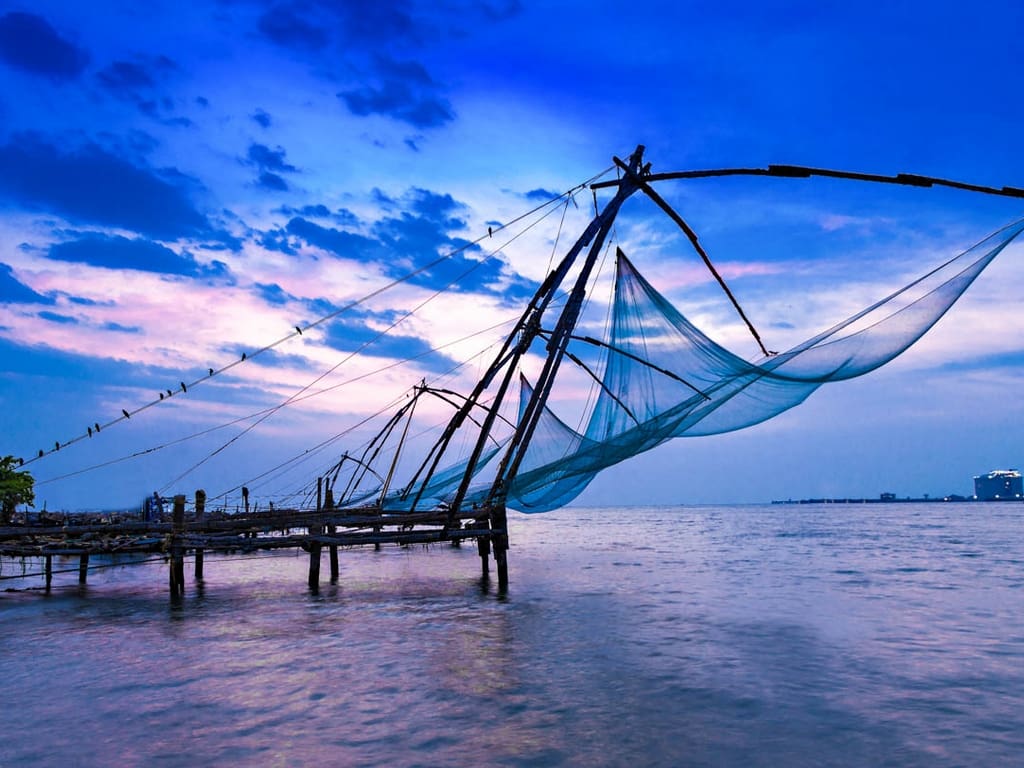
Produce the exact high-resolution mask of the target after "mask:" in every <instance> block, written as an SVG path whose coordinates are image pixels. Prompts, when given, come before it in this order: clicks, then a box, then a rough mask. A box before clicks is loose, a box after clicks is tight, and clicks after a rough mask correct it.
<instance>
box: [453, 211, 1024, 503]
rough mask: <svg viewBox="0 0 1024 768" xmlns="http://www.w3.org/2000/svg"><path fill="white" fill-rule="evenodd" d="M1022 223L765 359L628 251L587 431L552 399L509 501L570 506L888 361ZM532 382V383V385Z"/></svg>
mask: <svg viewBox="0 0 1024 768" xmlns="http://www.w3.org/2000/svg"><path fill="white" fill-rule="evenodd" d="M1022 231H1024V220H1022V221H1018V222H1016V223H1014V224H1011V225H1009V226H1007V227H1005V228H1004V229H1002V230H1000V231H999V232H996V233H995V234H993V235H991V236H989V237H988V238H986V239H985V240H983V241H981V242H980V243H978V244H977V245H975V246H974V247H972V248H970V249H968V250H967V251H964V252H963V253H961V254H960V255H958V256H956V257H954V258H953V259H950V260H949V261H947V262H946V263H944V264H942V265H941V266H939V267H938V268H936V269H934V270H932V271H930V272H928V273H927V274H925V275H923V276H922V277H920V278H918V279H917V280H914V281H913V282H911V283H910V284H909V285H907V286H905V287H903V288H901V289H899V290H897V291H895V292H894V293H892V294H890V295H889V296H886V297H885V298H883V299H882V300H880V301H878V302H876V303H875V304H872V305H871V306H869V307H867V308H866V309H864V310H862V311H861V312H858V313H857V314H855V315H853V316H852V317H850V318H848V319H847V320H844V321H843V322H841V323H839V324H838V325H835V326H833V327H831V328H829V329H828V330H826V331H824V332H822V333H820V334H818V335H817V336H814V337H812V338H810V339H808V340H807V341H805V342H803V343H802V344H798V345H797V346H795V347H793V348H792V349H790V350H789V351H787V352H783V353H781V354H777V355H773V356H770V357H765V358H762V359H761V360H759V361H756V362H748V361H746V360H744V359H743V358H741V357H739V356H737V355H735V354H733V353H732V352H730V351H729V350H727V349H726V348H724V347H722V346H721V345H719V344H717V343H716V342H714V341H712V340H711V339H710V338H708V337H707V336H706V335H705V334H704V333H703V332H701V331H700V330H699V329H698V328H697V327H696V326H694V325H693V324H692V323H690V321H689V320H687V319H686V317H684V316H683V314H682V313H681V312H679V310H677V309H676V308H675V307H674V306H673V305H672V304H670V303H669V302H668V301H667V300H666V299H665V297H664V296H662V295H661V294H659V293H658V292H657V291H656V290H655V289H654V287H653V286H651V284H650V283H648V282H647V281H646V280H645V279H644V278H643V276H642V275H641V274H640V273H639V272H638V271H637V270H636V268H635V267H634V266H633V264H632V263H631V262H630V261H629V259H628V258H626V257H625V256H624V255H620V256H619V258H618V263H617V271H616V280H615V293H614V303H613V309H612V322H611V328H610V337H609V339H608V341H607V343H606V347H607V358H608V362H607V365H606V368H605V371H604V374H603V377H602V379H601V391H600V394H599V395H598V398H597V402H596V405H595V407H594V409H593V411H592V412H591V414H590V417H589V420H588V422H587V424H586V429H585V430H584V431H583V433H582V434H580V433H578V432H576V431H574V430H573V429H571V428H570V427H568V426H567V425H566V424H565V423H563V422H562V421H561V420H559V419H558V417H557V416H555V415H554V414H553V413H552V412H551V411H550V410H548V409H547V408H545V411H544V414H543V415H542V417H541V419H540V422H539V426H538V428H537V430H536V432H535V434H534V436H533V440H532V442H531V443H530V446H529V450H528V452H527V454H526V456H525V459H524V461H523V463H522V465H521V466H520V469H519V472H518V474H517V476H516V477H515V478H514V480H513V482H512V484H511V487H510V489H509V492H508V504H509V506H511V507H513V508H516V509H520V510H522V511H524V512H544V511H549V510H552V509H555V508H557V507H560V506H563V505H564V504H566V503H568V502H569V501H571V500H572V499H573V498H575V497H576V496H577V495H579V493H580V492H581V491H582V490H583V489H584V488H586V486H587V484H588V483H589V482H590V481H591V480H592V479H593V478H594V476H595V475H596V474H597V473H598V472H600V471H601V470H602V469H606V468H608V467H610V466H612V465H614V464H617V463H619V462H620V461H623V460H625V459H628V458H630V457H632V456H636V455H637V454H640V453H643V452H645V451H648V450H650V449H652V448H654V447H655V446H657V445H660V444H661V443H663V442H665V441H666V440H669V439H671V438H674V437H690V436H697V435H712V434H720V433H723V432H730V431H733V430H737V429H742V428H744V427H748V426H751V425H753V424H757V423H760V422H762V421H765V420H767V419H770V418H772V417H774V416H777V415H778V414H780V413H782V412H783V411H786V410H788V409H789V408H792V407H793V406H795V405H798V404H799V403H801V402H803V401H804V400H805V399H806V398H807V397H808V396H809V395H810V394H811V393H812V392H814V391H815V390H816V389H817V388H818V387H820V386H821V385H822V384H826V383H829V382H834V381H843V380H846V379H852V378H855V377H857V376H861V375H863V374H865V373H868V372H869V371H872V370H874V369H876V368H878V367H880V366H882V365H884V364H886V363H888V362H889V361H891V360H893V359H894V358H895V357H897V356H898V355H899V354H901V353H902V352H903V351H904V350H906V349H907V348H908V347H910V346H911V345H912V344H913V343H914V342H915V341H917V340H918V339H919V338H921V336H922V335H924V333H925V332H927V331H928V329H929V328H931V327H932V326H933V325H935V323H936V322H938V320H939V318H941V317H942V316H943V315H944V314H945V313H946V311H947V310H948V309H949V308H950V307H951V306H952V305H953V304H954V302H956V300H957V299H958V298H960V296H961V295H962V294H963V293H964V291H966V290H967V288H968V287H969V286H970V285H971V283H972V282H973V281H974V280H975V278H977V277H978V275H979V274H981V272H982V270H984V269H985V267H987V266H988V265H989V264H990V263H991V262H992V260H993V259H994V258H995V257H996V256H997V255H998V254H999V253H1000V252H1001V251H1002V250H1003V249H1004V248H1005V247H1006V246H1007V245H1009V244H1010V242H1012V241H1013V240H1014V238H1016V237H1017V236H1018V235H1020V234H1021V232H1022ZM523 388H524V393H526V392H528V385H527V384H525V383H524V384H523ZM526 399H528V397H523V400H524V401H525V400H526ZM473 498H474V497H473V494H472V493H471V494H470V495H469V496H467V500H473Z"/></svg>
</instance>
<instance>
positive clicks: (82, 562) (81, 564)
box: [78, 552, 89, 584]
mask: <svg viewBox="0 0 1024 768" xmlns="http://www.w3.org/2000/svg"><path fill="white" fill-rule="evenodd" d="M88 572H89V553H88V552H83V553H82V554H81V555H79V556H78V583H79V584H85V577H86V574H87V573H88Z"/></svg>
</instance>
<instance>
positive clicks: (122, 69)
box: [96, 61, 156, 94]
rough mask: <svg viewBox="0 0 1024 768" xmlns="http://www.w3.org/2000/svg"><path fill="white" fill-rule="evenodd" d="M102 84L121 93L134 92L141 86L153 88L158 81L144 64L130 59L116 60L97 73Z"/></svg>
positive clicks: (97, 77)
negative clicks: (154, 79) (155, 80)
mask: <svg viewBox="0 0 1024 768" xmlns="http://www.w3.org/2000/svg"><path fill="white" fill-rule="evenodd" d="M96 79H97V80H99V81H100V85H102V86H103V87H104V88H106V89H107V90H109V91H113V92H115V93H119V94H134V93H135V92H136V91H138V90H139V89H140V88H152V87H153V86H154V85H156V83H155V82H154V81H153V77H152V76H151V75H150V74H149V72H148V71H147V70H146V68H145V67H144V66H142V65H141V64H136V63H133V62H130V61H115V62H114V63H113V64H110V65H109V66H107V67H106V68H104V69H101V70H100V71H99V73H97V75H96Z"/></svg>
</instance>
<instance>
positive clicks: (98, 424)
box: [93, 421, 100, 432]
mask: <svg viewBox="0 0 1024 768" xmlns="http://www.w3.org/2000/svg"><path fill="white" fill-rule="evenodd" d="M93 426H94V427H96V431H97V432H99V431H100V423H99V422H98V421H97V422H96V423H95V424H93Z"/></svg>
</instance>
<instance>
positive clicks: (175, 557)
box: [170, 494, 185, 600]
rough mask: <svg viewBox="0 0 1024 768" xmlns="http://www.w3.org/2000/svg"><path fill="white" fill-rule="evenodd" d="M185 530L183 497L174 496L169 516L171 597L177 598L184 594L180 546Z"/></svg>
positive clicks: (183, 566) (183, 562) (183, 556)
mask: <svg viewBox="0 0 1024 768" xmlns="http://www.w3.org/2000/svg"><path fill="white" fill-rule="evenodd" d="M184 530H185V497H184V496H183V495H181V494H179V495H177V496H175V497H174V513H173V515H172V517H171V564H170V587H171V599H172V600H178V599H180V598H181V597H183V596H184V594H185V552H184V549H183V548H182V546H181V538H180V537H181V534H182V533H183V532H184Z"/></svg>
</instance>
